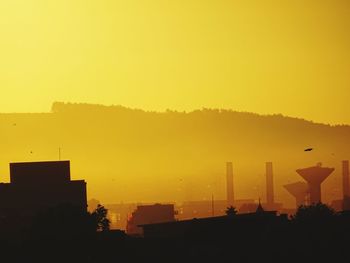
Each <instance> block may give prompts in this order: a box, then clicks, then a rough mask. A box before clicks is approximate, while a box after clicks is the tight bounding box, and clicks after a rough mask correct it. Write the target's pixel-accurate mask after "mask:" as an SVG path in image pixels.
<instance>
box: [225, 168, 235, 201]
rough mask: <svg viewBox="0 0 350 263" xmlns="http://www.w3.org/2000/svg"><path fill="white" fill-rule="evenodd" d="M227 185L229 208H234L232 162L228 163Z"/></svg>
mask: <svg viewBox="0 0 350 263" xmlns="http://www.w3.org/2000/svg"><path fill="white" fill-rule="evenodd" d="M226 184H227V206H228V207H230V206H233V205H234V204H233V203H234V195H233V168H232V162H227V163H226Z"/></svg>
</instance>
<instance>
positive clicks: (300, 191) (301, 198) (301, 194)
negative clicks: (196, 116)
mask: <svg viewBox="0 0 350 263" xmlns="http://www.w3.org/2000/svg"><path fill="white" fill-rule="evenodd" d="M283 187H284V188H285V189H286V190H287V191H288V192H289V193H290V194H291V195H292V196H294V198H295V203H296V207H297V208H298V207H299V206H301V205H304V204H305V200H306V197H307V195H308V193H309V189H308V185H307V183H304V182H296V183H291V184H286V185H284V186H283Z"/></svg>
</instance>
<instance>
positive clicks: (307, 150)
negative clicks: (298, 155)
mask: <svg viewBox="0 0 350 263" xmlns="http://www.w3.org/2000/svg"><path fill="white" fill-rule="evenodd" d="M313 149H314V148H307V149H305V150H304V152H311V151H312V150H313Z"/></svg>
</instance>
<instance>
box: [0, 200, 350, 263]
mask: <svg viewBox="0 0 350 263" xmlns="http://www.w3.org/2000/svg"><path fill="white" fill-rule="evenodd" d="M106 212H107V211H106V210H105V209H104V208H103V207H101V206H100V207H98V209H97V210H96V211H95V212H93V213H91V214H90V213H87V212H82V211H81V209H75V208H74V207H72V206H59V207H56V208H52V209H48V210H46V211H43V212H42V213H40V214H38V215H37V216H36V217H35V218H34V219H32V220H28V221H23V220H24V219H23V218H16V217H15V216H14V217H12V218H2V219H1V232H0V240H1V241H0V242H1V243H0V250H1V251H0V252H1V253H0V254H1V262H327V261H328V262H350V256H349V252H348V246H349V244H350V243H349V242H350V214H349V213H347V212H343V213H335V212H334V211H333V210H332V209H330V208H329V207H327V206H326V205H323V204H316V205H312V206H309V207H306V206H302V207H300V208H299V209H298V211H297V213H296V214H295V215H294V216H293V217H292V218H291V219H290V220H288V219H287V218H286V220H277V221H276V220H269V219H266V217H265V219H264V216H259V215H257V216H256V217H255V219H249V218H251V217H247V218H248V219H244V216H243V217H240V218H241V219H239V220H238V219H237V218H239V217H238V216H239V215H236V213H235V210H234V208H229V209H228V210H227V217H226V219H220V220H218V219H215V218H213V219H208V220H204V221H203V220H202V221H201V222H204V223H198V222H200V220H193V223H192V224H188V227H187V228H186V231H185V232H184V233H183V235H178V236H174V237H166V236H165V237H162V238H147V237H146V238H142V237H129V236H126V235H125V234H124V232H122V231H110V230H109V229H108V226H109V224H108V220H107V219H106Z"/></svg>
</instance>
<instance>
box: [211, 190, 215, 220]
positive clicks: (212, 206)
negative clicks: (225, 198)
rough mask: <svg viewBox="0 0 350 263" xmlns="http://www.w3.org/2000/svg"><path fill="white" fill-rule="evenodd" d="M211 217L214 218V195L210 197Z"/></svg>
mask: <svg viewBox="0 0 350 263" xmlns="http://www.w3.org/2000/svg"><path fill="white" fill-rule="evenodd" d="M211 215H212V217H214V215H215V212H214V194H212V195H211Z"/></svg>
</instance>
